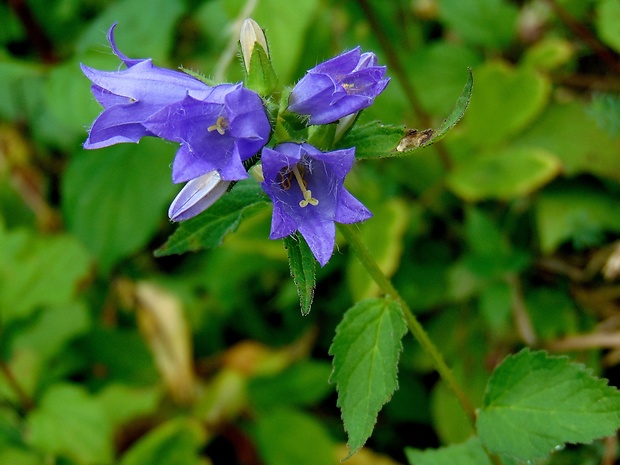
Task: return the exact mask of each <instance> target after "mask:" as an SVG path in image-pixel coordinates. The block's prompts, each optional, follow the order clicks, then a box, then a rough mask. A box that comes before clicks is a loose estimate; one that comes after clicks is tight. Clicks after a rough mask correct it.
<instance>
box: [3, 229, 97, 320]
mask: <svg viewBox="0 0 620 465" xmlns="http://www.w3.org/2000/svg"><path fill="white" fill-rule="evenodd" d="M0 241H1V242H2V247H1V249H2V250H1V251H0V318H1V319H2V321H3V323H4V324H8V323H9V322H11V321H13V320H16V319H19V318H25V317H28V316H30V315H31V314H32V313H33V312H34V311H35V310H36V309H37V308H38V307H41V306H53V305H63V304H67V303H69V302H70V301H71V300H72V297H73V295H74V293H75V292H76V288H77V285H78V283H79V281H80V279H82V278H84V277H85V276H86V274H87V273H88V267H89V265H90V257H89V256H88V254H87V253H86V251H85V250H84V248H83V247H82V246H81V245H80V244H79V243H78V242H77V241H76V240H75V239H74V238H72V237H70V236H62V235H60V236H51V237H40V236H35V235H32V234H30V233H26V232H25V231H15V232H10V233H6V234H3V233H1V232H0Z"/></svg>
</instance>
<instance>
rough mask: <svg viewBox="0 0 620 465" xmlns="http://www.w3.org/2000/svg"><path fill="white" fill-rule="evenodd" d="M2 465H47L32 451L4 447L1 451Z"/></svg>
mask: <svg viewBox="0 0 620 465" xmlns="http://www.w3.org/2000/svg"><path fill="white" fill-rule="evenodd" d="M0 465H45V462H44V461H43V458H41V457H39V456H38V455H37V454H35V453H34V452H32V451H29V450H26V449H18V448H16V447H3V448H2V450H0Z"/></svg>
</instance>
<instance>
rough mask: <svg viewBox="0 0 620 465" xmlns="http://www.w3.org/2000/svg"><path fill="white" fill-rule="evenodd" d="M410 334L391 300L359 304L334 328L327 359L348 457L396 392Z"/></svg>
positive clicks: (357, 446) (356, 448) (397, 305)
mask: <svg viewBox="0 0 620 465" xmlns="http://www.w3.org/2000/svg"><path fill="white" fill-rule="evenodd" d="M406 332H407V326H406V324H405V320H404V318H403V314H402V310H401V308H400V305H399V304H398V303H397V302H396V301H394V300H391V299H389V298H383V299H367V300H363V301H361V302H358V303H357V304H356V305H354V306H353V307H351V308H350V309H349V310H347V312H346V313H345V315H344V317H343V319H342V321H341V322H340V324H339V325H338V327H337V328H336V336H335V338H334V342H333V343H332V345H331V347H330V349H329V353H330V355H333V357H334V360H333V365H334V371H333V372H332V376H331V377H330V382H335V383H336V389H337V390H338V406H339V407H340V410H341V412H342V419H343V421H344V428H345V430H346V431H347V433H348V435H349V442H348V446H349V449H350V453H349V457H350V456H351V455H352V454H354V453H355V452H356V451H357V450H359V449H360V448H361V447H362V446H363V445H364V443H365V442H366V440H367V439H368V438H369V437H370V435H371V433H372V430H373V428H374V425H375V423H376V421H377V415H378V413H379V410H380V409H381V407H382V406H383V404H385V403H386V402H387V401H388V400H389V399H390V397H391V396H392V394H393V392H394V391H395V390H396V389H397V388H398V379H397V376H396V373H397V370H398V358H399V356H400V352H401V350H402V343H401V339H402V337H403V336H404V334H405V333H406Z"/></svg>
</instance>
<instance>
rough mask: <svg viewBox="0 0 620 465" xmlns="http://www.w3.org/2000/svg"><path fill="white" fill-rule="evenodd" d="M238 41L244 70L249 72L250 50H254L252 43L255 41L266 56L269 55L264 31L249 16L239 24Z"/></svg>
mask: <svg viewBox="0 0 620 465" xmlns="http://www.w3.org/2000/svg"><path fill="white" fill-rule="evenodd" d="M239 41H240V42H241V54H242V55H243V63H244V64H245V70H246V71H247V72H248V73H249V72H250V61H251V60H252V52H253V51H254V44H256V43H257V42H258V43H259V44H260V45H261V47H263V50H265V53H266V54H267V57H269V49H268V48H267V39H266V38H265V33H264V32H263V30H262V29H261V27H260V26H259V25H258V23H257V22H256V21H254V20H253V19H251V18H246V19H245V21H243V24H242V25H241V32H240V34H239Z"/></svg>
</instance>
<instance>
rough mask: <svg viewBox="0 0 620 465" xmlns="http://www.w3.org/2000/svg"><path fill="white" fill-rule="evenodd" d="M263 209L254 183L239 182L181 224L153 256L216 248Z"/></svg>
mask: <svg viewBox="0 0 620 465" xmlns="http://www.w3.org/2000/svg"><path fill="white" fill-rule="evenodd" d="M267 205H269V202H268V200H267V197H266V196H265V195H264V193H263V191H262V190H261V188H260V186H259V185H258V183H256V182H254V181H253V180H248V181H244V182H240V183H238V184H236V185H235V186H234V187H233V189H232V190H231V191H230V192H229V193H227V194H226V195H224V196H223V197H222V198H221V199H219V200H218V201H217V202H216V203H215V204H214V205H213V206H211V207H210V208H209V209H208V210H206V211H205V212H203V213H201V214H200V215H198V216H197V217H195V218H192V219H190V220H188V221H185V222H183V223H181V225H180V226H179V227H178V228H177V230H176V231H175V232H174V234H172V236H170V237H169V238H168V241H166V243H165V244H164V245H162V246H161V247H160V248H159V249H157V250H156V251H155V256H156V257H163V256H166V255H172V254H182V253H184V252H188V251H197V250H201V249H207V248H211V247H217V246H218V245H220V244H221V242H222V239H224V236H226V234H228V233H229V232H234V231H236V230H237V228H238V227H239V224H240V223H241V221H242V220H244V219H246V218H249V217H251V216H253V215H255V214H257V213H258V212H260V211H262V210H263V209H265V208H266V207H267Z"/></svg>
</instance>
